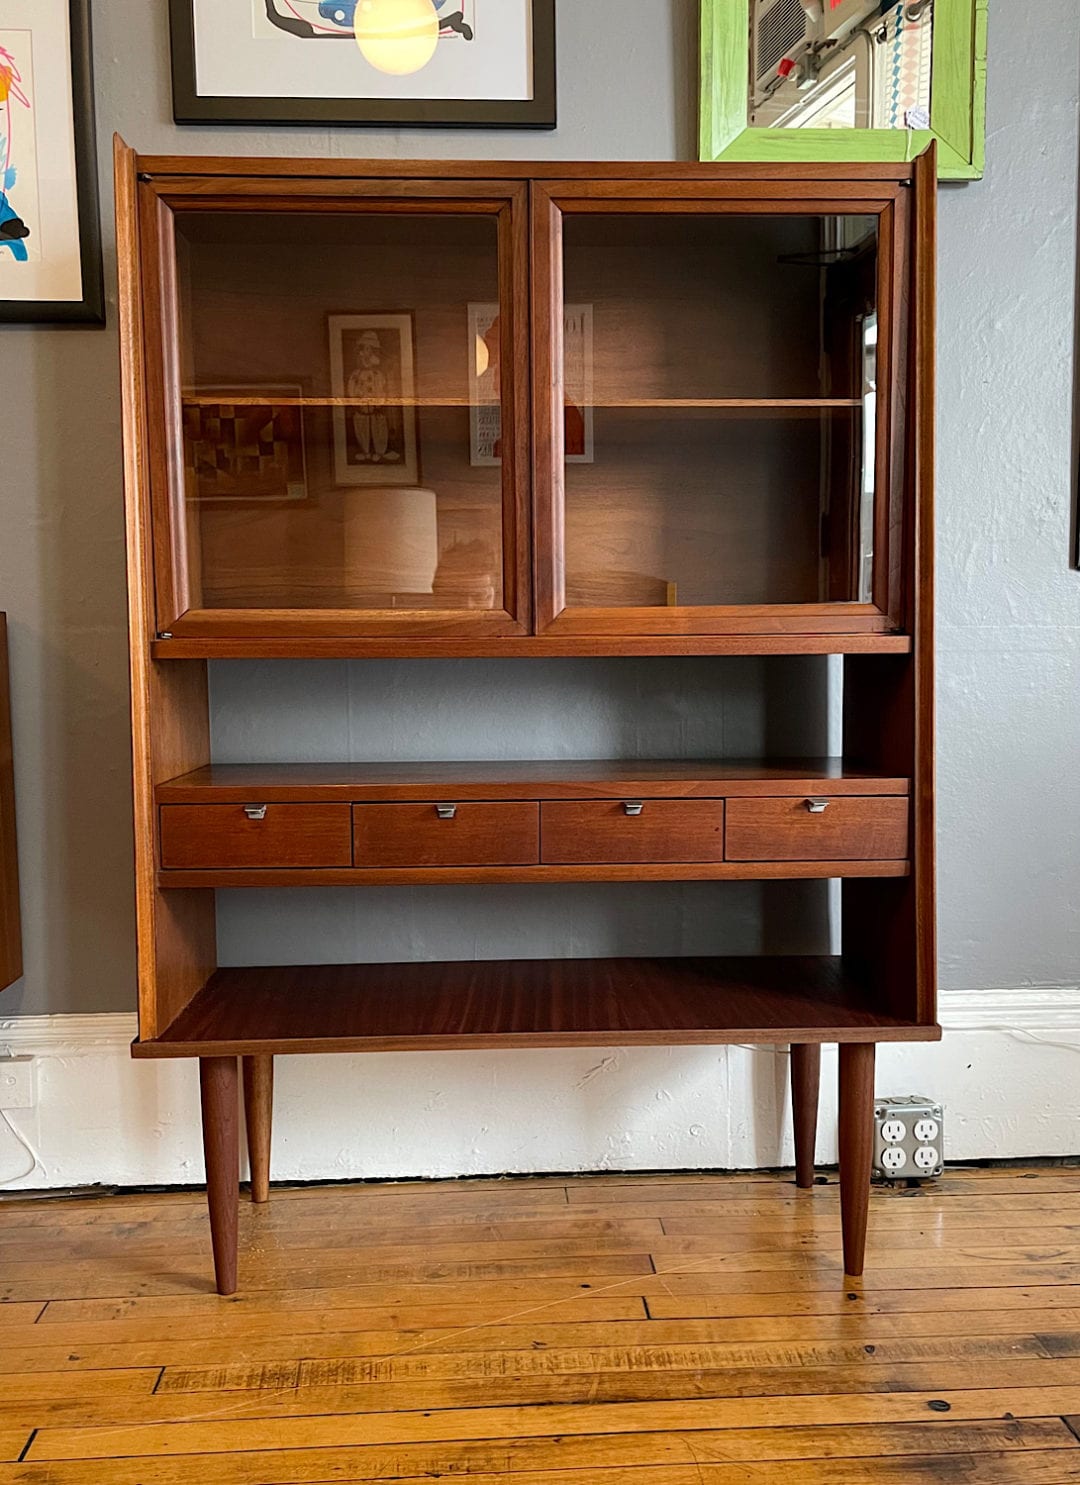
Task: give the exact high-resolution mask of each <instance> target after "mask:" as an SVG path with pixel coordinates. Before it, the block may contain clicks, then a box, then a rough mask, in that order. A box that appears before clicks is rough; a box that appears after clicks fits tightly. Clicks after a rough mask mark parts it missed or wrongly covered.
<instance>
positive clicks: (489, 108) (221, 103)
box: [169, 0, 557, 129]
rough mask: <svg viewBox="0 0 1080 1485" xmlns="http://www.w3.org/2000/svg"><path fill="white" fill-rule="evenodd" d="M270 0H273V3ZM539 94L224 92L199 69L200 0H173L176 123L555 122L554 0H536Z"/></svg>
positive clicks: (538, 125)
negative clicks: (201, 89)
mask: <svg viewBox="0 0 1080 1485" xmlns="http://www.w3.org/2000/svg"><path fill="white" fill-rule="evenodd" d="M270 3H272V0H267V4H270ZM532 15H533V35H532V56H533V96H532V97H531V98H527V99H436V98H432V99H410V98H402V99H386V98H222V97H214V96H210V95H206V96H202V95H200V94H199V93H198V91H197V81H196V75H195V5H194V0H169V16H170V21H171V30H172V81H173V118H174V119H175V120H176V122H177V123H178V124H265V125H271V126H272V125H274V124H308V125H319V124H353V125H365V124H367V125H372V124H375V125H380V124H381V125H387V126H391V127H396V126H399V125H401V126H405V127H410V126H412V127H418V128H455V129H554V128H555V124H556V114H557V102H556V67H555V0H533V13H532Z"/></svg>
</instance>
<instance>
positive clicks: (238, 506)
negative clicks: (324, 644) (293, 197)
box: [176, 211, 503, 611]
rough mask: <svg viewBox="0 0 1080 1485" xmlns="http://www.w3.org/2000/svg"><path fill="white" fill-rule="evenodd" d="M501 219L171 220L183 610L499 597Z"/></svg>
mask: <svg viewBox="0 0 1080 1485" xmlns="http://www.w3.org/2000/svg"><path fill="white" fill-rule="evenodd" d="M497 230H498V229H497V223H496V221H495V218H494V217H492V216H487V215H483V214H470V215H464V214H462V215H460V216H459V215H445V216H443V215H438V216H436V215H431V216H424V215H422V214H417V213H412V212H407V213H395V214H390V213H379V212H375V213H371V212H355V213H339V214H335V215H333V216H331V215H320V214H317V213H282V214H273V213H270V212H261V211H259V212H242V213H241V212H206V213H190V212H185V213H181V214H179V215H178V216H177V218H176V234H177V279H178V281H177V293H178V300H179V306H180V325H179V357H180V366H179V375H180V379H181V384H182V385H181V404H182V406H181V414H180V416H181V422H182V429H181V431H180V433H179V441H180V442H181V443H182V457H183V471H182V479H183V488H184V501H185V512H186V532H185V536H186V560H187V564H188V571H189V583H190V591H191V599H192V605H193V606H195V607H200V606H201V607H205V608H291V609H331V608H345V609H349V608H355V609H369V610H370V609H411V610H421V611H423V610H435V609H470V608H472V609H494V608H501V607H502V602H503V571H502V546H503V529H502V499H503V496H502V468H501V462H502V461H501V457H500V436H501V426H502V409H501V402H500V388H501V377H500V355H499V318H498V299H499V290H498V279H499V263H498V241H497ZM176 477H177V478H179V477H180V476H179V474H177V476H176Z"/></svg>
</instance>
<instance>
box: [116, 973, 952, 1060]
mask: <svg viewBox="0 0 1080 1485" xmlns="http://www.w3.org/2000/svg"><path fill="white" fill-rule="evenodd" d="M940 1035H941V1032H940V1029H939V1028H938V1027H937V1026H935V1025H919V1024H915V1023H913V1022H910V1021H902V1020H897V1019H896V1018H894V1017H891V1016H888V1015H884V1014H882V1013H880V1012H879V1011H878V1010H876V1009H875V1008H874V997H873V993H872V990H871V988H870V987H868V986H867V985H865V984H863V983H862V982H861V981H859V980H858V979H856V978H855V977H853V976H852V974H851V972H850V971H849V970H848V969H847V968H845V965H844V962H843V960H842V959H840V958H839V957H838V956H831V955H818V956H803V957H799V958H795V957H782V956H760V957H755V958H711V959H690V958H687V959H521V960H484V961H468V962H458V963H452V964H424V963H420V964H416V963H413V964H345V965H341V964H337V965H314V966H306V967H301V966H274V967H270V968H267V967H263V968H244V969H219V970H217V971H216V972H215V973H214V974H213V975H212V976H211V978H210V979H209V980H208V981H207V983H206V985H205V986H204V987H203V988H202V990H200V991H199V993H198V994H197V995H196V996H195V998H194V999H193V1000H192V1002H191V1004H190V1005H188V1006H187V1007H186V1009H185V1010H183V1011H182V1012H181V1013H180V1015H179V1016H178V1017H177V1018H176V1020H175V1021H174V1022H173V1023H172V1025H171V1026H169V1027H168V1029H167V1030H166V1031H165V1032H164V1033H163V1034H162V1035H161V1036H159V1037H157V1038H156V1039H154V1040H151V1041H138V1042H136V1043H135V1045H134V1047H133V1049H132V1050H133V1054H134V1055H135V1056H136V1057H200V1056H201V1057H212V1056H217V1055H239V1054H242V1053H263V1054H274V1055H276V1054H284V1053H295V1052H392V1051H399V1052H400V1051H442V1050H451V1049H460V1048H470V1047H472V1048H477V1047H574V1046H610V1045H616V1046H632V1045H646V1046H647V1045H665V1044H672V1045H673V1044H676V1043H700V1044H716V1045H722V1044H724V1043H729V1042H743V1041H751V1042H792V1041H795V1042H879V1041H936V1040H938V1038H939V1037H940Z"/></svg>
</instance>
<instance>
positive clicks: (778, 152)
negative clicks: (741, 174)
mask: <svg viewBox="0 0 1080 1485" xmlns="http://www.w3.org/2000/svg"><path fill="white" fill-rule="evenodd" d="M988 5H989V0H701V113H700V119H701V141H700V153H701V158H702V159H703V160H764V161H770V160H775V161H808V162H814V161H819V160H820V161H828V160H837V161H844V160H847V161H850V160H866V161H904V160H909V159H912V158H913V157H914V156H915V155H917V154H919V153H921V152H922V151H923V150H924V149H925V148H926V146H927V145H928V144H929V143H930V141H931V140H932V139H936V140H937V144H938V174H939V175H940V176H941V178H942V180H977V179H978V178H979V177H981V175H982V173H983V163H984V155H985V136H986V17H987V8H988Z"/></svg>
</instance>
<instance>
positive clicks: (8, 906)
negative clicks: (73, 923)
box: [0, 614, 22, 990]
mask: <svg viewBox="0 0 1080 1485" xmlns="http://www.w3.org/2000/svg"><path fill="white" fill-rule="evenodd" d="M21 974H22V925H21V919H20V915H19V859H18V853H17V850H16V841H15V769H14V763H13V759H12V750H11V686H10V678H9V673H8V647H7V615H6V614H0V990H6V989H7V987H8V986H9V985H12V984H14V982H15V981H16V980H17V979H18V978H19V976H20V975H21Z"/></svg>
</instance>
